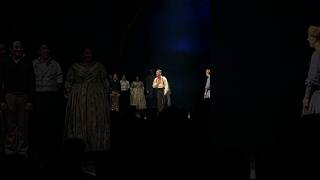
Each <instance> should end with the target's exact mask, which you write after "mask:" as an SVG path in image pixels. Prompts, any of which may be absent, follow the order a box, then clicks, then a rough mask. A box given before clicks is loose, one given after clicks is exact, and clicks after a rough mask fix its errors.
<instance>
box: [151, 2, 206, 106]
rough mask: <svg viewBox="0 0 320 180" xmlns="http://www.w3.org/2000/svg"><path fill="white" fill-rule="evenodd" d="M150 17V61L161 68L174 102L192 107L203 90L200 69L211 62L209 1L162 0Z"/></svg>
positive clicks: (202, 73) (177, 104) (202, 75)
mask: <svg viewBox="0 0 320 180" xmlns="http://www.w3.org/2000/svg"><path fill="white" fill-rule="evenodd" d="M158 5H159V6H158V7H157V8H155V9H156V11H155V12H154V16H153V19H152V31H153V32H152V36H153V37H152V39H153V40H152V47H153V49H152V53H151V54H152V58H151V61H152V63H151V64H154V66H155V67H159V68H162V69H163V72H164V75H165V76H167V78H168V80H169V83H170V86H171V89H172V93H173V94H172V97H173V104H174V105H176V106H178V107H192V106H193V105H194V102H195V101H196V100H199V99H200V98H201V97H200V96H201V95H202V94H201V93H200V92H202V90H203V84H202V81H201V80H202V77H204V72H203V71H202V69H203V68H204V66H205V64H208V62H209V61H210V59H209V58H210V43H211V42H210V40H211V38H210V37H211V34H210V33H211V32H210V28H211V24H210V22H211V17H210V1H209V0H183V1H172V0H163V1H161V4H158Z"/></svg>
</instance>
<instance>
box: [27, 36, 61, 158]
mask: <svg viewBox="0 0 320 180" xmlns="http://www.w3.org/2000/svg"><path fill="white" fill-rule="evenodd" d="M39 54H40V57H38V58H37V59H35V60H34V61H33V62H32V63H33V69H34V74H35V80H36V93H35V116H34V117H35V119H34V121H33V122H34V123H33V124H32V125H33V127H34V129H32V130H34V131H33V135H34V137H33V139H35V144H34V145H35V150H36V153H37V158H38V160H39V162H40V163H46V161H47V160H46V159H47V158H49V157H50V154H53V153H56V152H57V150H58V147H59V144H60V143H59V142H61V139H60V138H59V134H58V133H59V130H60V128H59V126H60V121H59V117H58V116H57V112H56V110H57V107H58V94H57V93H58V90H59V89H60V88H61V87H62V83H63V74H62V70H61V67H60V64H59V63H58V62H57V61H55V60H54V59H53V58H52V57H51V56H50V49H49V46H48V44H47V43H46V42H42V44H41V45H40V48H39ZM41 161H42V162H41Z"/></svg>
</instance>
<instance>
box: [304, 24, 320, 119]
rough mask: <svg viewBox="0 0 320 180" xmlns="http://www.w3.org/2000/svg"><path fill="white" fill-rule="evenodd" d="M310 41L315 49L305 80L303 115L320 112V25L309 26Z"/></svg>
mask: <svg viewBox="0 0 320 180" xmlns="http://www.w3.org/2000/svg"><path fill="white" fill-rule="evenodd" d="M308 41H309V45H310V47H311V48H314V49H315V51H314V52H313V54H312V57H311V63H310V67H309V72H308V77H307V79H306V81H305V84H306V90H305V95H304V98H303V110H302V116H306V115H319V114H320V88H319V87H320V74H319V72H320V27H315V26H311V27H310V28H309V30H308Z"/></svg>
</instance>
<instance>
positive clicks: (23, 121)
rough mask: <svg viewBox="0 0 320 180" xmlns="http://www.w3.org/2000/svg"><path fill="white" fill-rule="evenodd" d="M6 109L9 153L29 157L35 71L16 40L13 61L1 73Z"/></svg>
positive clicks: (0, 99)
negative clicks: (29, 131) (29, 127)
mask: <svg viewBox="0 0 320 180" xmlns="http://www.w3.org/2000/svg"><path fill="white" fill-rule="evenodd" d="M0 74H1V75H0V84H3V86H1V87H0V88H1V96H0V104H1V108H2V110H6V111H7V112H6V113H5V114H6V118H5V120H6V123H5V124H6V131H5V132H6V133H5V145H4V146H5V149H4V151H5V154H19V155H22V156H28V154H27V152H28V149H29V137H28V124H29V113H30V111H31V110H32V97H33V94H34V84H35V83H34V82H35V81H34V71H33V67H32V63H31V61H28V60H27V59H26V58H25V55H24V50H23V46H22V43H21V41H14V42H13V43H12V47H11V56H10V58H9V59H8V60H7V61H5V62H3V63H2V65H1V70H0Z"/></svg>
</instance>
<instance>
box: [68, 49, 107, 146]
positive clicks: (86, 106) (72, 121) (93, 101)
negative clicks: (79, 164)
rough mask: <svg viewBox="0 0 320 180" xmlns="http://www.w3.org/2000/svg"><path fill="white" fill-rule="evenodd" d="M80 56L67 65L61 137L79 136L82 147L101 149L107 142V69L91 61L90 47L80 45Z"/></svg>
mask: <svg viewBox="0 0 320 180" xmlns="http://www.w3.org/2000/svg"><path fill="white" fill-rule="evenodd" d="M82 58H83V60H82V62H78V63H74V64H73V65H72V66H71V67H70V69H69V71H68V74H67V77H66V82H65V97H66V98H68V103H67V108H66V117H65V131H64V139H65V140H66V139H68V138H80V139H82V140H83V141H84V142H85V143H86V151H104V150H107V149H108V148H109V146H110V113H109V111H110V107H109V100H108V93H109V92H108V91H109V82H108V80H107V72H106V69H105V67H104V66H103V65H102V64H101V63H99V62H96V61H93V58H92V50H91V49H90V48H85V49H84V52H83V57H82Z"/></svg>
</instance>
